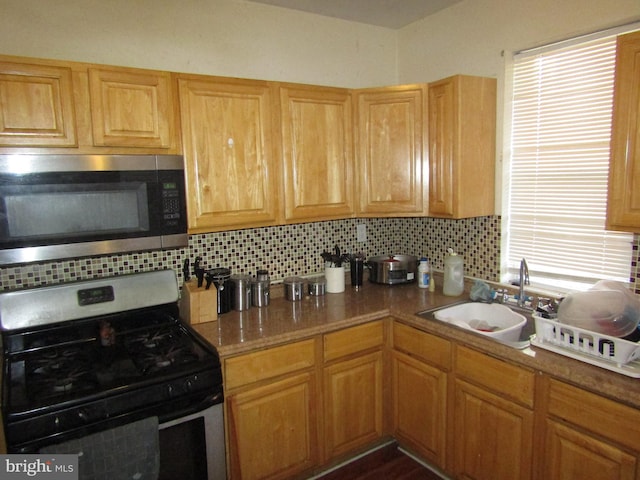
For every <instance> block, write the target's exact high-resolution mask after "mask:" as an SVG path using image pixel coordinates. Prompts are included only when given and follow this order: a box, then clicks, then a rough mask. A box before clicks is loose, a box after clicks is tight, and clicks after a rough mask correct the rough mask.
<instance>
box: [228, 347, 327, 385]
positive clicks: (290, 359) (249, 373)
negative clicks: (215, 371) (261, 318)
mask: <svg viewBox="0 0 640 480" xmlns="http://www.w3.org/2000/svg"><path fill="white" fill-rule="evenodd" d="M314 363H315V340H313V339H312V340H304V341H302V342H296V343H291V344H288V345H283V346H281V347H274V348H269V349H267V350H262V351H260V352H255V353H250V354H247V355H241V356H238V357H232V358H228V359H226V360H225V362H224V374H225V375H224V381H225V387H226V388H227V389H228V390H231V389H233V388H237V387H240V386H242V385H247V384H250V383H253V382H258V381H260V380H266V379H268V378H274V377H277V376H279V375H284V374H287V373H292V372H295V371H297V370H303V369H305V368H310V367H312V366H313V365H314Z"/></svg>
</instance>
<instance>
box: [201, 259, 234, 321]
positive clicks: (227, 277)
mask: <svg viewBox="0 0 640 480" xmlns="http://www.w3.org/2000/svg"><path fill="white" fill-rule="evenodd" d="M205 275H206V276H207V277H208V278H210V279H211V280H212V282H213V284H214V285H215V287H216V290H217V291H218V315H220V314H222V313H227V312H228V311H230V310H231V293H232V292H231V270H229V269H228V268H212V269H210V270H207V271H206V273H205Z"/></svg>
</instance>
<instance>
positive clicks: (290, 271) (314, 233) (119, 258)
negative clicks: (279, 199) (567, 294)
mask: <svg viewBox="0 0 640 480" xmlns="http://www.w3.org/2000/svg"><path fill="white" fill-rule="evenodd" d="M500 222H501V217H500V216H497V215H495V216H489V217H478V218H467V219H463V220H445V219H437V218H357V219H356V218H353V219H346V220H334V221H327V222H313V223H303V224H297V225H285V226H278V227H263V228H250V229H245V230H232V231H227V232H219V233H208V234H201V235H191V236H190V237H189V246H188V247H187V248H180V249H173V250H164V251H153V252H139V253H131V254H121V255H108V256H100V257H85V258H80V259H71V260H63V261H58V262H41V263H29V264H24V265H12V266H9V267H5V268H0V291H6V290H13V289H17V288H28V287H38V286H43V285H53V284H56V283H61V282H69V281H74V280H88V279H92V278H99V277H105V276H112V275H123V274H127V273H135V272H145V271H150V270H159V269H163V268H172V269H174V270H175V271H176V273H177V275H178V282H179V283H180V284H182V264H183V262H184V260H185V259H187V258H188V259H189V260H190V261H191V262H192V261H193V260H194V259H195V257H196V256H201V257H202V259H203V265H204V267H205V268H215V267H226V268H229V269H231V273H232V274H235V273H247V274H251V275H255V273H256V271H257V270H258V269H260V268H266V269H268V270H269V274H270V276H271V279H272V281H276V282H277V281H278V280H282V279H284V278H285V277H288V276H292V275H310V274H313V273H316V272H320V271H322V269H323V262H322V258H321V256H320V254H321V253H322V252H323V251H325V250H332V249H333V247H334V245H336V244H337V245H339V246H340V248H341V249H342V251H344V252H354V253H355V252H362V253H364V254H365V255H366V256H367V257H372V256H376V255H387V254H391V253H397V254H406V255H415V256H417V257H421V256H426V257H428V258H429V260H430V262H431V264H432V266H433V268H434V269H436V270H442V269H443V268H444V255H445V252H446V251H447V248H453V249H454V250H455V251H456V252H458V253H459V254H461V255H462V256H463V257H464V268H465V275H468V276H471V277H478V278H484V279H486V280H491V281H499V280H500ZM358 224H365V225H366V230H367V240H366V241H365V242H357V241H356V226H357V225H358ZM639 243H640V236H639V235H635V236H634V242H633V258H632V264H631V279H630V280H631V283H632V285H633V288H634V291H635V292H636V293H640V270H639V269H638V265H639V264H640V262H639V260H640V246H639Z"/></svg>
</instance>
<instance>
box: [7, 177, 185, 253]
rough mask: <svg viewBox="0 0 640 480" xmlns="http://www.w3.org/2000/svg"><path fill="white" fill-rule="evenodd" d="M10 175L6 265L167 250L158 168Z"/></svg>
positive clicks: (8, 184) (8, 183)
mask: <svg viewBox="0 0 640 480" xmlns="http://www.w3.org/2000/svg"><path fill="white" fill-rule="evenodd" d="M180 173H181V172H180ZM9 177H11V178H7V176H6V175H3V176H2V179H1V181H0V264H8V263H24V262H31V261H40V260H51V259H60V258H70V257H79V256H87V255H102V254H109V253H116V252H124V251H140V250H153V249H159V248H162V233H163V227H164V225H163V223H162V212H161V209H162V207H161V206H158V204H159V203H161V202H158V200H159V198H158V197H159V195H160V193H159V192H160V190H161V189H162V187H161V186H159V185H158V178H157V172H156V171H155V170H154V171H127V172H73V173H69V172H64V173H63V172H55V173H45V174H29V175H23V176H9ZM180 228H183V231H182V232H176V233H183V234H184V236H185V237H186V226H182V225H181V226H180ZM171 233H173V232H171ZM183 242H184V243H186V240H185V239H183ZM176 243H177V242H176ZM177 246H182V245H177Z"/></svg>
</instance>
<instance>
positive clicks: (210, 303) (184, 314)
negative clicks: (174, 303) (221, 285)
mask: <svg viewBox="0 0 640 480" xmlns="http://www.w3.org/2000/svg"><path fill="white" fill-rule="evenodd" d="M179 308H180V318H182V319H183V320H185V321H186V322H189V323H190V324H192V325H194V324H196V323H204V322H213V321H215V320H217V319H218V292H217V290H216V287H215V285H211V287H210V288H209V290H206V289H205V287H204V285H203V286H202V287H200V288H198V284H197V282H196V281H195V280H193V281H188V282H184V283H183V284H182V294H181V295H180V304H179Z"/></svg>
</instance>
